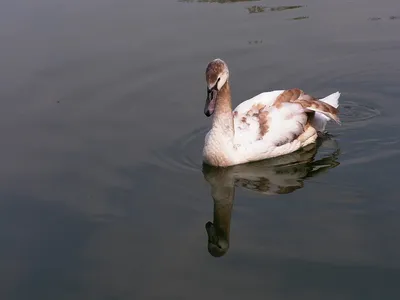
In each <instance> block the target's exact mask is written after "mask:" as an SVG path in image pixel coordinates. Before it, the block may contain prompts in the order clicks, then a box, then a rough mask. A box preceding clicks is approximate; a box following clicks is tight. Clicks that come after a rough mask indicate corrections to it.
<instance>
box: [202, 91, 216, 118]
mask: <svg viewBox="0 0 400 300" xmlns="http://www.w3.org/2000/svg"><path fill="white" fill-rule="evenodd" d="M217 93H218V90H217V89H216V88H212V89H207V99H206V105H205V107H204V114H205V115H206V116H207V117H209V116H211V115H212V114H213V113H214V110H215V103H216V102H217Z"/></svg>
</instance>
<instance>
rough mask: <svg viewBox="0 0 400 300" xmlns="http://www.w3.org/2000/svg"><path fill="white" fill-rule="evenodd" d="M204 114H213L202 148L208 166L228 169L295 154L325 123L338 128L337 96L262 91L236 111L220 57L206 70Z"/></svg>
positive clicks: (291, 91) (313, 138)
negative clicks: (316, 96) (315, 96)
mask: <svg viewBox="0 0 400 300" xmlns="http://www.w3.org/2000/svg"><path fill="white" fill-rule="evenodd" d="M206 82H207V100H206V104H205V107H204V114H205V115H206V116H207V117H210V116H212V115H213V120H212V128H211V130H210V131H209V132H208V133H207V135H206V138H205V143H204V148H203V161H204V162H205V163H206V164H209V165H212V166H219V167H228V166H232V165H237V164H242V163H246V162H251V161H257V160H263V159H266V158H271V157H276V156H280V155H284V154H288V153H291V152H294V151H296V150H298V149H300V148H302V147H304V146H306V145H309V144H311V143H314V142H315V140H316V139H317V136H318V133H319V132H323V131H324V130H325V126H326V123H327V122H328V121H329V120H334V121H336V122H337V123H338V124H340V120H339V118H338V116H337V114H338V110H337V107H338V99H339V97H340V93H339V92H336V93H333V94H331V95H329V96H327V97H325V98H323V99H320V100H318V99H316V98H314V97H312V96H310V95H307V94H305V93H304V92H303V91H302V90H300V89H289V90H275V91H270V92H264V93H261V94H259V95H256V96H255V97H253V98H251V99H249V100H246V101H244V102H242V103H241V104H240V105H238V106H237V107H236V108H235V110H234V111H232V103H231V91H230V85H229V70H228V66H227V64H226V63H225V62H224V61H223V60H221V59H215V60H213V61H211V62H210V63H209V64H208V66H207V69H206Z"/></svg>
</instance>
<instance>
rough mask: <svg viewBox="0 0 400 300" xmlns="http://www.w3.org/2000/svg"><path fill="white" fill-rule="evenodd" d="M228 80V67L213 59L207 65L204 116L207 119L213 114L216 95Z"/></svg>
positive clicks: (220, 60)
mask: <svg viewBox="0 0 400 300" xmlns="http://www.w3.org/2000/svg"><path fill="white" fill-rule="evenodd" d="M228 78H229V70H228V65H227V64H226V63H225V62H224V61H223V60H222V59H219V58H217V59H214V60H213V61H211V62H210V63H209V64H208V65H207V69H206V82H207V99H206V105H205V107H204V114H205V115H206V116H207V117H209V116H211V115H212V114H213V113H214V110H215V105H216V102H217V95H218V92H219V91H220V90H221V88H222V87H223V86H224V85H225V83H226V82H227V81H228Z"/></svg>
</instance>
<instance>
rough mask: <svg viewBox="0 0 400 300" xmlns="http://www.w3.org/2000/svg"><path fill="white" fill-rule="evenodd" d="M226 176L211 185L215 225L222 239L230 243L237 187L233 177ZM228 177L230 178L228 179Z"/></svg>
mask: <svg viewBox="0 0 400 300" xmlns="http://www.w3.org/2000/svg"><path fill="white" fill-rule="evenodd" d="M229 177H230V176H226V177H225V178H223V179H224V180H221V181H218V182H217V184H212V185H211V196H212V198H213V199H214V220H213V222H214V226H215V229H216V233H217V235H218V236H219V238H221V239H225V240H226V241H227V242H228V243H229V232H230V224H231V214H232V207H233V199H234V197H235V187H234V182H233V178H229ZM226 179H228V180H226Z"/></svg>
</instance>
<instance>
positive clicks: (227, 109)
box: [213, 81, 234, 137]
mask: <svg viewBox="0 0 400 300" xmlns="http://www.w3.org/2000/svg"><path fill="white" fill-rule="evenodd" d="M213 129H215V130H221V131H222V132H223V133H224V135H227V136H229V137H233V135H234V129H233V117H232V103H231V89H230V85H229V81H227V82H226V83H225V84H224V85H223V86H222V88H221V89H220V90H219V91H218V94H217V99H216V104H215V112H214V118H213Z"/></svg>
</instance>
